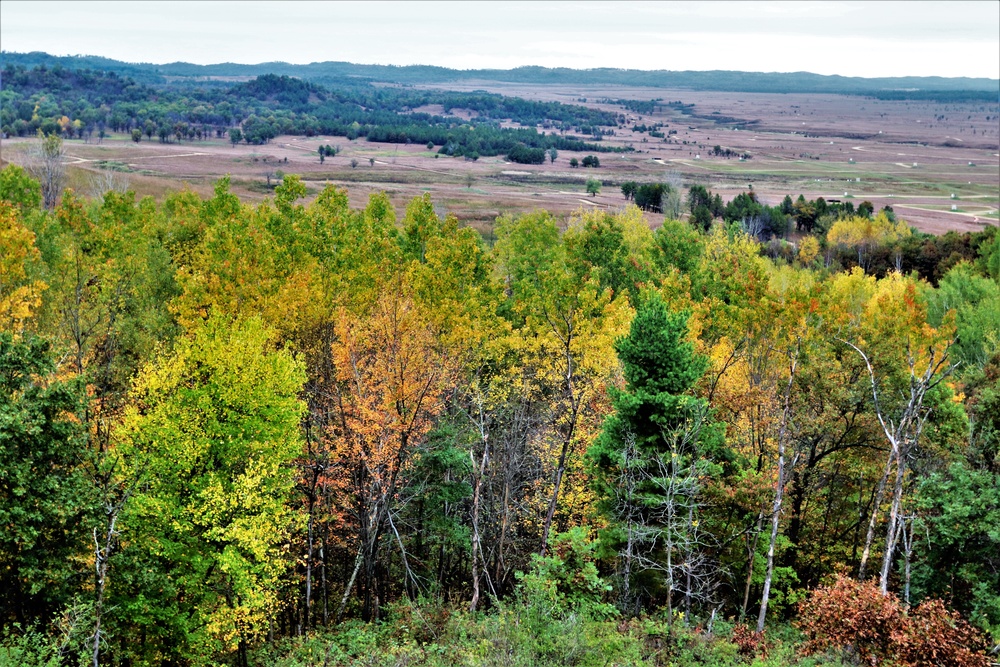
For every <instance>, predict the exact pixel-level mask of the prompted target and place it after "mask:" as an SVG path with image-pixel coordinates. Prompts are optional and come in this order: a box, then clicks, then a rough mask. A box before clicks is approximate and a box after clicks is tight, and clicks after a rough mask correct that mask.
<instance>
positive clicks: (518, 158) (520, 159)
mask: <svg viewBox="0 0 1000 667" xmlns="http://www.w3.org/2000/svg"><path fill="white" fill-rule="evenodd" d="M507 159H508V160H510V161H511V162H517V163H518V164H543V163H544V162H545V151H544V150H543V149H541V148H529V147H528V146H525V145H524V144H518V145H516V146H514V147H513V148H512V149H510V152H508V153H507Z"/></svg>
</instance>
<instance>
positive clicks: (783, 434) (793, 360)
mask: <svg viewBox="0 0 1000 667" xmlns="http://www.w3.org/2000/svg"><path fill="white" fill-rule="evenodd" d="M798 362H799V344H798V343H796V345H795V349H794V351H792V352H790V353H789V370H788V384H787V385H786V386H785V397H784V399H785V400H784V403H785V405H784V409H783V410H782V414H781V426H780V427H779V429H778V479H777V480H776V481H775V489H774V505H773V506H772V507H771V540H770V542H769V543H768V547H767V569H766V570H765V571H764V592H763V593H762V595H761V600H760V613H759V614H758V615H757V632H763V631H764V620H765V619H766V618H767V603H768V599H769V597H770V594H771V580H772V578H773V576H774V549H775V546H776V545H777V542H778V524H779V522H780V520H781V505H782V501H783V500H784V497H785V485H786V484H787V483H788V480H789V479H791V476H792V475H791V470H792V469H793V468H794V467H795V462H796V461H797V460H798V454H796V455H795V456H794V457H793V458H792V462H791V465H789V466H788V469H787V470H786V468H785V450H786V448H787V444H788V433H789V422H790V420H791V412H792V400H791V399H792V385H793V384H794V382H795V370H796V368H797V367H798Z"/></svg>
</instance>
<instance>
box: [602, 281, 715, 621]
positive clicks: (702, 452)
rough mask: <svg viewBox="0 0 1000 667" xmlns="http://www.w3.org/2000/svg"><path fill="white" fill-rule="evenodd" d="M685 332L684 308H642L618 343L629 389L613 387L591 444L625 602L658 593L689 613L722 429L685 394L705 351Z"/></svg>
mask: <svg viewBox="0 0 1000 667" xmlns="http://www.w3.org/2000/svg"><path fill="white" fill-rule="evenodd" d="M686 334H687V315H686V314H684V313H671V312H669V311H668V310H667V307H666V305H665V304H664V303H663V301H662V300H661V299H660V297H659V296H658V295H656V294H654V295H653V296H652V297H650V298H649V299H648V300H647V301H646V302H645V303H644V304H642V305H641V306H640V307H639V309H638V311H637V312H636V316H635V319H634V320H633V321H632V326H631V329H630V331H629V334H628V336H626V337H624V338H622V339H620V340H619V341H618V342H617V344H616V345H615V349H616V351H617V352H618V356H619V359H620V360H621V362H622V365H623V370H624V374H625V380H626V388H625V389H624V390H614V391H612V401H613V404H614V408H615V412H614V414H613V415H611V416H610V417H609V418H608V419H607V420H606V422H605V424H604V429H603V431H602V433H601V435H600V436H599V437H598V439H597V440H596V441H595V442H594V444H593V446H591V448H590V450H589V452H588V456H589V458H590V460H591V463H592V464H593V467H594V480H595V486H596V490H597V495H598V497H599V498H601V499H602V500H601V501H600V503H599V505H600V509H601V510H602V511H603V513H604V514H605V515H606V516H607V517H608V519H609V523H610V526H609V528H608V529H607V530H606V531H605V533H604V535H603V536H602V540H603V541H604V543H605V546H607V547H610V548H612V549H614V550H615V551H617V552H618V555H619V565H620V568H619V574H620V577H621V589H620V599H621V603H622V605H623V606H624V607H625V608H626V609H627V610H628V609H632V610H633V611H638V608H639V606H640V604H641V602H642V601H643V600H644V599H655V598H660V599H661V600H662V602H664V603H666V605H667V606H668V608H672V607H673V605H674V603H675V602H680V601H681V600H683V602H684V607H685V613H686V614H687V613H690V610H691V604H692V601H694V600H695V599H696V598H698V596H699V594H700V591H702V590H704V588H705V586H704V583H705V581H704V577H705V576H706V575H707V568H706V567H705V554H704V551H703V549H702V548H701V546H702V543H703V531H702V530H699V528H698V525H699V520H698V504H699V495H700V490H701V484H702V481H701V480H702V478H703V477H704V476H705V475H711V474H713V473H717V472H718V470H719V468H718V466H717V465H716V464H715V463H713V461H718V460H719V459H720V458H722V454H723V450H722V448H721V447H722V438H721V435H722V434H721V430H720V429H719V428H718V427H717V425H715V424H713V423H712V422H711V421H710V419H709V413H708V404H707V402H706V401H705V400H703V399H699V398H695V397H693V396H691V395H690V393H689V392H690V390H691V388H692V387H693V386H694V383H695V382H696V381H697V380H698V378H699V377H701V375H702V373H703V372H704V370H705V365H706V360H705V359H704V358H703V357H700V356H698V355H697V354H695V352H694V346H693V345H692V344H691V343H690V342H687V341H686V340H685V337H686Z"/></svg>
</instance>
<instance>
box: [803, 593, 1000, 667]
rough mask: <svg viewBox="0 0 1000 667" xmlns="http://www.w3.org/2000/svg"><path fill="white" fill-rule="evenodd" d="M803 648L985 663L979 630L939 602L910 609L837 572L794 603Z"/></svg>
mask: <svg viewBox="0 0 1000 667" xmlns="http://www.w3.org/2000/svg"><path fill="white" fill-rule="evenodd" d="M797 625H798V627H799V629H801V630H802V632H804V633H805V635H806V642H805V645H804V646H803V650H804V651H805V652H806V653H815V652H817V651H822V650H824V649H827V648H841V649H845V650H847V651H848V652H849V653H852V654H854V655H856V656H857V657H858V658H859V659H860V660H861V661H863V662H865V663H867V664H871V665H878V664H881V663H883V662H887V661H892V662H893V663H894V664H896V665H899V666H900V667H987V666H988V665H989V664H990V663H989V659H988V658H987V656H986V652H985V649H986V642H985V641H984V639H983V636H982V634H981V633H980V632H979V631H978V630H977V629H976V628H974V627H972V626H971V625H969V624H968V623H966V622H965V621H964V620H962V618H961V617H960V616H959V615H958V613H957V612H954V611H949V610H948V609H946V608H945V606H944V603H943V602H941V601H940V600H928V601H926V602H923V603H921V604H920V605H919V606H918V607H916V608H912V609H911V608H908V607H906V606H905V605H901V604H900V603H899V601H898V600H897V599H896V598H895V596H892V595H882V593H881V591H879V589H878V587H877V586H875V584H874V583H871V582H868V583H864V582H862V583H859V582H856V581H854V580H853V579H849V578H847V577H844V576H839V577H838V578H837V580H836V581H835V582H834V583H833V584H832V585H830V586H821V587H820V588H817V589H816V590H814V591H813V592H812V594H811V595H810V596H809V597H808V598H807V599H806V600H803V601H802V602H801V603H799V621H798V624H797Z"/></svg>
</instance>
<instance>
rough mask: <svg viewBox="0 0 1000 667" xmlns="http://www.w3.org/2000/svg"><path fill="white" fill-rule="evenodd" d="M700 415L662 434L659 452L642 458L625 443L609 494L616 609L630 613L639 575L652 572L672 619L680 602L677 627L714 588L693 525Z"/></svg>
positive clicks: (700, 535)
mask: <svg viewBox="0 0 1000 667" xmlns="http://www.w3.org/2000/svg"><path fill="white" fill-rule="evenodd" d="M706 416H707V414H706V412H705V411H704V410H700V411H699V412H697V413H696V414H694V415H692V416H691V417H690V418H689V420H688V423H687V424H686V425H685V427H684V428H682V429H680V430H679V431H676V432H673V433H664V443H665V444H666V445H667V447H666V448H665V449H664V450H662V451H661V452H658V453H656V454H653V455H652V456H650V455H649V454H648V453H643V452H640V451H639V450H638V448H637V447H636V444H635V439H634V438H633V437H628V438H627V439H626V443H625V447H624V449H623V451H622V462H621V466H620V469H619V476H618V480H617V482H616V488H615V491H614V513H615V515H616V517H617V518H618V520H619V521H621V523H622V524H623V527H624V531H625V543H624V545H623V547H622V550H621V552H620V554H619V556H620V561H619V565H620V571H619V575H620V579H621V588H620V597H619V604H620V606H621V607H622V608H623V609H624V610H626V611H631V612H635V611H637V610H638V608H639V604H640V598H641V596H642V593H643V592H642V591H640V590H636V589H635V588H634V586H633V581H634V579H635V577H636V576H637V575H638V574H639V573H640V572H643V571H647V572H648V571H652V572H658V573H660V574H661V575H662V576H663V578H664V580H665V583H666V586H667V596H666V601H667V611H668V614H669V618H670V619H671V622H673V618H674V605H675V602H674V600H675V598H676V597H678V596H679V597H680V600H681V601H682V604H683V614H684V619H685V623H687V622H689V621H690V618H691V608H692V605H693V604H694V603H695V602H707V601H709V600H710V599H711V597H712V594H713V592H714V590H715V584H716V573H717V570H718V568H717V567H715V565H714V564H713V563H712V562H711V561H710V559H709V557H708V555H707V553H708V546H709V542H710V540H711V535H710V534H709V533H707V532H705V531H703V530H701V528H700V521H699V515H700V511H701V506H702V500H701V497H700V496H701V478H702V476H703V475H704V474H705V470H704V463H703V462H702V461H701V460H699V459H698V457H697V456H696V453H695V444H696V443H697V442H698V439H699V436H700V432H701V428H702V425H703V424H704V422H705V418H706Z"/></svg>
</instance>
